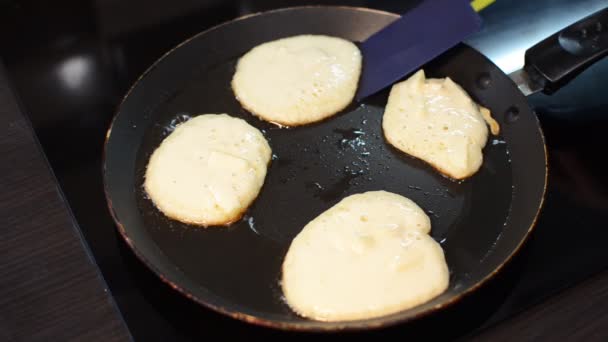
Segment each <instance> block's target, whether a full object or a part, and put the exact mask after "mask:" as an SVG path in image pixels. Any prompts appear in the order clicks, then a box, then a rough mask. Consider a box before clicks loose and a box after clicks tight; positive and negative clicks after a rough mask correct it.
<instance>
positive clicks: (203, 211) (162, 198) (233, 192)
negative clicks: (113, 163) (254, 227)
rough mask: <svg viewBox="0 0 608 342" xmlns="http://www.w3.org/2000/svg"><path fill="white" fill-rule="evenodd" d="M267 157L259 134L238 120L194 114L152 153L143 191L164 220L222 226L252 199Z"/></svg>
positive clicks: (266, 149)
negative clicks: (166, 217)
mask: <svg viewBox="0 0 608 342" xmlns="http://www.w3.org/2000/svg"><path fill="white" fill-rule="evenodd" d="M270 158H271V149H270V146H269V145H268V142H267V141H266V139H265V138H264V136H263V135H262V133H261V132H260V131H259V130H258V129H256V128H255V127H253V126H251V125H249V124H248V123H247V122H245V121H244V120H242V119H237V118H233V117H231V116H229V115H227V114H204V115H199V116H197V117H195V118H193V119H191V120H189V121H187V122H185V123H183V124H181V125H179V126H178V127H177V128H176V129H175V130H174V131H173V132H172V133H171V134H170V135H169V136H167V137H166V138H165V139H164V140H163V141H162V143H161V144H160V146H159V147H158V148H157V149H156V150H155V151H154V152H153V153H152V156H151V157H150V160H149V162H148V166H147V169H146V174H145V181H144V189H145V191H146V193H147V194H148V196H149V197H150V199H151V200H152V202H154V204H155V205H156V207H157V208H158V209H159V210H160V211H162V212H163V213H164V214H165V215H167V216H168V217H170V218H173V219H175V220H178V221H181V222H185V223H190V224H195V225H201V226H210V225H226V224H229V223H231V222H234V221H236V220H238V219H239V218H240V217H241V216H242V214H243V213H244V212H245V210H246V209H247V207H249V205H251V203H252V202H253V201H254V199H255V198H256V197H257V195H258V193H259V191H260V189H261V187H262V185H263V183H264V178H265V177H266V171H267V166H268V163H269V162H270Z"/></svg>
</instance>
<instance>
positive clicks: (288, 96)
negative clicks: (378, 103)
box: [232, 35, 361, 126]
mask: <svg viewBox="0 0 608 342" xmlns="http://www.w3.org/2000/svg"><path fill="white" fill-rule="evenodd" d="M360 74H361V52H360V51H359V49H358V48H357V46H356V45H355V44H353V43H351V42H349V41H347V40H344V39H341V38H336V37H329V36H322V35H300V36H294V37H289V38H283V39H279V40H274V41H271V42H268V43H264V44H261V45H258V46H256V47H255V48H253V49H252V50H251V51H249V52H247V53H246V54H245V55H244V56H243V57H241V59H239V61H238V64H237V67H236V73H235V74H234V77H233V78H232V89H233V90H234V94H235V95H236V98H237V100H238V101H239V102H240V103H241V105H242V106H243V107H244V108H245V109H247V110H248V111H250V112H251V113H253V114H254V115H256V116H258V117H260V118H262V119H264V120H266V121H270V122H273V123H276V124H279V125H283V126H298V125H304V124H307V123H311V122H315V121H319V120H322V119H325V118H327V117H329V116H332V115H334V114H336V113H337V112H339V111H341V110H342V109H344V108H345V107H346V106H348V104H350V103H351V101H352V99H353V97H354V95H355V91H356V90H357V84H358V82H359V76H360Z"/></svg>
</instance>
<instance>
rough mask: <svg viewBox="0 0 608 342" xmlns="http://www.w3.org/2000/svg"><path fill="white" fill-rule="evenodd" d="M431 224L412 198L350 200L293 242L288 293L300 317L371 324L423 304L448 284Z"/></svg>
mask: <svg viewBox="0 0 608 342" xmlns="http://www.w3.org/2000/svg"><path fill="white" fill-rule="evenodd" d="M429 231H430V220H429V218H428V216H426V214H425V213H424V212H423V211H422V209H420V207H418V206H417V205H416V204H415V203H414V202H412V201H411V200H409V199H407V198H405V197H403V196H400V195H396V194H392V193H389V192H385V191H371V192H366V193H362V194H357V195H352V196H349V197H346V198H345V199H343V200H342V201H340V202H339V203H338V204H336V205H335V206H333V207H331V208H330V209H328V210H327V211H325V212H324V213H322V214H321V215H319V216H318V217H316V218H315V219H314V220H312V221H311V222H310V223H309V224H307V225H306V227H304V229H303V230H302V231H301V232H300V234H298V236H296V238H295V239H294V240H293V242H292V243H291V246H290V247H289V250H288V252H287V255H286V256H285V260H284V262H283V277H282V282H281V285H282V288H283V293H284V295H285V299H286V301H287V303H288V304H289V306H290V307H291V308H292V309H293V310H294V311H295V312H297V313H298V314H300V315H302V316H304V317H308V318H311V319H316V320H322V321H345V320H355V319H365V318H372V317H378V316H383V315H387V314H391V313H395V312H398V311H401V310H405V309H408V308H412V307H414V306H416V305H419V304H422V303H425V302H427V301H429V300H431V299H432V298H434V297H436V296H438V295H439V294H441V293H442V292H443V291H445V289H446V288H447V286H448V283H449V272H448V267H447V264H446V261H445V258H444V254H443V250H442V249H441V246H440V245H439V244H438V243H437V242H435V240H433V238H431V237H430V236H429V235H428V232H429Z"/></svg>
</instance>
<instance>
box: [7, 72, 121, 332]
mask: <svg viewBox="0 0 608 342" xmlns="http://www.w3.org/2000/svg"><path fill="white" fill-rule="evenodd" d="M0 124H1V125H2V134H0V156H1V157H2V161H1V162H0V223H1V225H0V341H68V340H79V341H125V340H130V334H129V332H128V330H127V328H126V326H125V324H124V322H123V320H122V318H121V315H120V313H119V312H118V310H117V308H116V305H115V304H114V300H113V299H112V297H111V295H110V294H109V293H108V292H107V287H106V285H105V282H104V280H103V278H102V277H101V274H100V272H99V271H98V269H97V266H96V264H95V261H94V260H93V258H92V257H91V254H90V253H89V252H88V247H86V245H85V242H84V241H83V239H82V237H81V235H80V231H79V230H78V227H77V225H76V223H75V221H74V220H73V217H72V215H71V212H70V210H69V208H68V206H67V204H66V202H65V201H64V199H63V197H62V194H61V190H60V189H59V187H58V186H57V182H56V180H55V178H54V176H53V173H52V171H51V170H50V168H49V165H48V163H47V161H46V159H45V157H44V154H43V153H42V150H41V148H40V146H39V144H38V141H37V140H36V138H35V136H34V132H33V130H32V127H31V125H30V123H29V120H27V119H26V117H24V116H23V113H22V112H21V111H20V108H19V106H18V104H17V102H16V100H15V96H14V94H13V92H12V90H11V89H10V87H9V84H8V82H7V81H6V78H5V72H4V69H3V68H2V66H1V65H0Z"/></svg>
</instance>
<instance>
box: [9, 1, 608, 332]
mask: <svg viewBox="0 0 608 342" xmlns="http://www.w3.org/2000/svg"><path fill="white" fill-rule="evenodd" d="M416 3H417V1H396V0H373V1H372V0H369V1H365V0H359V1H290V2H289V4H290V5H296V4H299V5H301V4H340V5H355V6H365V7H372V8H378V9H384V10H389V11H393V12H403V11H406V10H407V9H408V8H410V7H411V6H413V5H415V4H416ZM285 4H286V2H285V1H278V0H259V1H255V0H250V1H247V0H242V1H237V0H234V1H227V0H180V1H177V0H173V1H158V2H155V4H154V5H152V4H151V2H149V1H143V0H131V1H122V0H58V1H54V2H53V5H52V6H50V7H49V5H48V4H47V2H45V1H17V0H0V56H1V57H2V59H3V62H4V63H5V65H6V67H7V69H8V70H9V74H10V77H11V79H12V81H13V83H14V85H15V88H16V90H17V93H18V95H19V97H20V99H21V101H22V104H23V107H24V109H25V112H26V113H28V115H29V116H30V118H31V120H32V122H33V124H34V127H35V130H36V133H37V134H38V137H39V139H40V141H41V143H42V145H43V148H44V151H45V152H46V154H47V156H48V159H49V161H50V163H51V166H52V168H53V170H54V172H55V174H56V176H57V178H58V179H59V182H60V185H61V187H62V189H63V191H64V193H65V196H66V198H67V200H68V202H69V204H70V206H71V208H72V210H73V212H74V215H75V217H76V220H77V221H78V223H79V226H80V228H81V230H82V232H83V235H84V237H85V239H86V241H87V242H88V245H89V247H90V249H91V250H92V252H93V255H94V256H95V259H96V261H97V263H98V265H99V267H100V269H101V271H102V273H103V276H104V278H105V280H106V282H107V284H108V288H109V290H110V291H111V293H112V295H113V296H114V298H115V300H116V303H117V305H118V307H119V309H120V311H121V313H122V314H123V317H124V319H125V321H126V323H127V325H128V327H129V329H130V330H131V333H132V334H133V337H134V338H135V340H141V341H182V340H184V341H185V340H196V339H201V338H204V337H205V336H209V335H210V334H216V333H221V334H222V335H223V336H227V337H229V336H236V337H257V336H258V335H259V336H271V335H280V336H284V334H285V333H280V332H275V331H271V330H267V329H264V328H259V327H253V326H249V325H246V324H244V323H241V322H237V321H233V320H231V319H228V318H225V317H223V316H220V315H218V314H216V313H213V312H210V311H208V310H206V309H204V308H202V307H199V306H198V305H196V304H194V303H191V302H189V301H188V300H187V299H185V298H183V297H182V296H181V295H179V294H177V293H176V292H174V291H173V290H171V289H170V288H168V287H167V286H166V285H165V284H164V283H162V282H161V281H160V280H158V278H157V277H156V276H155V275H153V274H152V273H151V272H150V271H148V270H147V269H146V268H145V266H143V264H142V263H140V262H139V261H138V260H137V259H136V258H135V257H134V256H133V255H132V253H131V252H130V250H129V249H127V248H126V246H125V245H124V243H123V242H122V240H120V238H119V236H118V235H117V233H116V231H115V229H114V224H113V222H112V220H111V218H110V216H109V214H108V211H107V209H106V208H107V207H106V203H105V199H104V196H103V187H102V177H101V154H102V147H103V140H104V137H105V132H106V129H107V127H108V125H109V122H110V120H111V118H112V115H113V113H114V111H115V108H116V106H117V104H118V103H119V102H120V100H121V98H122V95H123V94H124V93H125V92H126V90H127V89H128V87H129V86H130V84H131V83H132V82H133V81H134V80H135V79H136V78H137V77H138V75H139V74H140V73H141V72H142V71H144V70H145V69H146V68H147V67H148V66H149V65H150V64H151V63H152V62H154V60H156V59H157V58H158V57H160V56H161V55H162V54H163V53H164V52H166V51H167V50H168V49H170V48H171V47H173V46H175V45H176V44H178V43H179V42H180V41H182V40H184V39H185V38H187V37H189V36H191V35H193V34H195V33H197V32H200V31H202V30H204V29H206V28H208V27H210V26H213V25H215V24H218V23H221V22H223V21H225V20H229V19H232V18H235V17H238V16H240V15H244V14H247V13H252V12H257V11H260V10H265V9H271V8H277V7H281V6H285ZM606 5H608V4H606V1H605V0H580V1H566V0H542V1H541V0H539V1H534V2H530V1H525V0H511V1H507V0H498V1H497V3H495V4H494V5H492V6H490V7H489V8H487V9H485V10H484V11H483V12H482V17H483V18H484V22H485V26H484V29H483V31H482V32H480V33H479V34H477V35H476V36H474V37H472V38H471V39H470V40H469V43H470V44H472V45H473V46H474V47H476V48H478V49H479V50H481V51H482V52H483V53H485V54H486V55H487V56H488V57H490V58H491V59H492V60H493V61H494V62H495V63H496V64H498V66H499V67H501V68H503V70H504V71H505V72H511V71H513V70H515V69H516V68H517V67H519V66H521V63H522V61H523V58H522V56H523V51H524V50H525V48H527V47H529V46H530V45H532V44H533V43H534V42H535V41H536V40H539V39H541V38H543V36H545V35H548V34H549V33H551V31H553V30H557V29H559V28H561V27H563V26H566V25H568V24H570V23H572V22H573V21H575V20H577V19H580V18H581V17H583V16H585V15H587V14H589V13H591V12H592V11H594V10H595V9H599V8H601V7H603V6H606ZM518 64H519V65H518ZM607 79H608V60H604V61H602V62H599V63H597V64H596V65H595V66H593V67H592V68H590V69H589V70H587V71H586V72H585V73H584V74H582V75H581V76H580V77H579V78H577V79H576V80H575V81H573V82H572V83H571V84H570V85H568V86H567V87H565V88H564V89H562V90H560V91H559V92H557V93H556V94H554V95H553V96H545V95H534V96H532V97H531V98H530V102H531V104H532V106H533V107H534V108H535V110H536V112H537V114H538V116H539V118H540V121H541V124H542V127H543V129H544V132H545V136H546V141H547V148H548V152H549V163H550V165H549V166H550V177H549V187H548V193H547V199H546V202H545V206H544V210H543V212H542V214H541V216H540V219H539V221H538V225H537V228H536V230H535V232H534V233H533V234H532V237H531V239H530V240H529V242H528V243H527V244H526V246H525V248H524V249H523V250H522V251H521V253H520V254H519V255H518V256H517V257H516V258H515V259H514V260H513V261H512V262H511V263H510V264H509V265H508V267H507V268H506V269H505V270H504V272H501V273H500V274H499V276H498V277H497V278H495V279H494V280H493V281H491V282H490V283H489V284H488V285H487V286H485V287H483V288H482V289H481V290H480V291H478V292H477V293H475V294H473V295H471V296H470V297H468V298H465V300H464V301H462V302H461V303H459V304H457V305H455V306H453V307H451V308H449V309H448V310H447V311H444V312H441V313H439V314H437V315H433V316H430V317H427V318H424V319H423V320H421V321H417V322H415V323H414V324H408V325H403V326H397V327H393V328H390V329H388V330H380V331H375V332H373V333H370V334H372V335H382V334H389V335H395V336H400V337H407V336H417V335H419V334H422V333H424V334H425V336H426V337H427V338H428V337H436V338H442V339H444V340H445V339H448V338H449V339H452V338H458V337H463V336H466V335H467V334H471V333H474V332H475V331H478V329H484V328H487V327H489V326H491V325H492V324H496V323H498V322H500V321H502V320H504V319H505V318H507V317H509V316H511V315H514V314H516V313H517V312H519V311H521V310H524V309H526V308H528V307H530V306H531V305H533V304H535V303H538V302H539V301H541V300H543V299H545V298H547V297H548V296H551V295H552V294H555V293H556V292H558V291H560V290H562V289H564V288H565V287H568V286H571V285H573V284H575V283H577V282H579V281H581V280H583V279H584V278H586V277H589V276H590V275H592V274H594V273H597V272H598V271H600V270H603V269H604V268H605V267H606V266H608V249H607V248H606V247H605V244H606V243H605V241H608V230H606V229H605V228H606V224H605V222H606V221H607V220H608V181H607V180H606V178H605V176H604V175H605V174H606V171H608V170H607V169H606V163H605V162H603V160H602V159H603V156H604V155H605V151H606V148H607V147H608V144H606V142H605V141H606V138H605V137H604V134H605V133H604V132H605V130H606V127H608V96H606V95H605V94H606V91H605V89H606V86H607V82H608V81H606V80H607ZM76 290H77V289H75V291H76ZM438 324H440V325H441V327H442V328H441V329H437V328H436V327H437V326H438ZM428 334H431V335H430V336H429V335H428ZM298 336H300V335H298ZM290 337H293V336H292V335H290Z"/></svg>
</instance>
